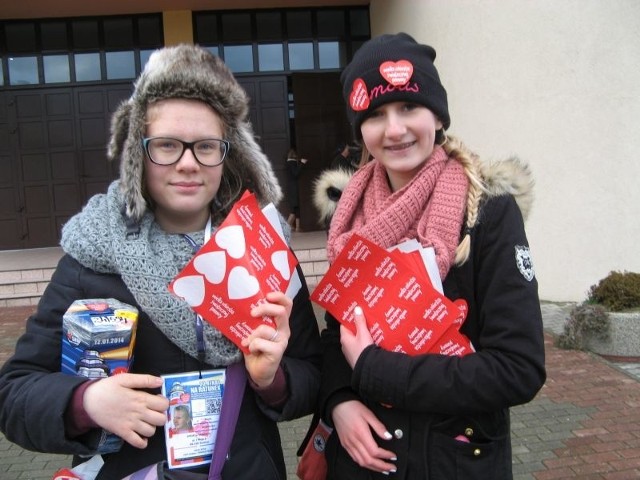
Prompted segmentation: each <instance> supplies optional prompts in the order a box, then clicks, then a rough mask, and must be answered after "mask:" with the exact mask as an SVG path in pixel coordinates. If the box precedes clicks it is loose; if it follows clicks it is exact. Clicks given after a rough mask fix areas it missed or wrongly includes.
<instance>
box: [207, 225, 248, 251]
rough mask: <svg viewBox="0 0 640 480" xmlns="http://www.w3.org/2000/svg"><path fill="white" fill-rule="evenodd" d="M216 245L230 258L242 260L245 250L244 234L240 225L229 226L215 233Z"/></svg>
mask: <svg viewBox="0 0 640 480" xmlns="http://www.w3.org/2000/svg"><path fill="white" fill-rule="evenodd" d="M215 238H216V243H217V244H218V246H219V247H220V248H222V249H223V250H226V251H227V253H228V254H229V256H230V257H232V258H242V257H243V256H244V252H245V250H246V244H245V240H244V233H243V231H242V227H241V226H240V225H231V226H229V227H224V228H221V229H220V230H218V231H217V232H216V236H215Z"/></svg>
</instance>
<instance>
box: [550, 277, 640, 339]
mask: <svg viewBox="0 0 640 480" xmlns="http://www.w3.org/2000/svg"><path fill="white" fill-rule="evenodd" d="M631 309H640V273H633V272H610V273H609V275H607V276H606V277H605V278H603V279H602V280H600V282H599V283H598V284H597V285H593V286H592V287H591V288H590V289H589V293H588V295H587V300H586V301H585V302H584V303H583V304H581V305H578V306H576V307H574V308H573V309H572V310H571V313H570V314H569V320H567V323H566V324H565V325H564V330H563V332H562V334H560V336H558V338H557V339H556V345H557V346H558V347H560V348H567V349H575V350H584V349H585V348H586V342H587V339H588V338H589V337H596V338H599V339H601V340H607V339H608V337H609V316H608V314H607V311H609V312H621V311H623V310H631Z"/></svg>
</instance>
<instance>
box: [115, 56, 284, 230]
mask: <svg viewBox="0 0 640 480" xmlns="http://www.w3.org/2000/svg"><path fill="white" fill-rule="evenodd" d="M168 98H183V99H192V100H200V101H202V102H204V103H206V104H207V105H209V106H211V107H212V108H213V109H214V110H215V111H216V113H217V114H218V115H220V118H221V119H222V122H223V123H224V125H223V128H224V130H225V138H226V139H227V140H228V141H229V142H230V143H231V147H230V149H229V152H228V154H227V157H226V159H225V161H224V167H223V168H224V169H225V170H224V172H223V178H222V182H221V185H220V190H219V191H218V195H217V198H216V200H217V202H216V203H217V204H218V205H219V206H220V205H221V206H222V207H225V208H226V207H230V205H231V204H232V203H233V202H234V201H235V200H236V199H237V196H238V195H239V194H241V193H242V190H244V189H245V188H250V189H251V190H252V191H253V192H254V193H255V194H256V196H257V198H258V200H259V201H260V202H261V203H262V204H266V203H269V202H272V203H273V204H274V205H277V203H278V202H279V201H280V199H281V198H282V190H281V188H280V185H279V183H278V180H277V178H276V176H275V174H274V172H273V167H272V166H271V163H270V162H269V160H268V159H267V157H266V156H265V154H264V153H263V152H262V150H261V148H260V146H259V145H258V144H257V143H256V141H255V138H254V135H253V129H252V127H251V124H250V123H249V122H248V118H247V115H248V112H249V106H248V105H249V99H248V96H247V94H246V92H245V91H244V89H243V88H242V87H241V86H240V84H238V82H237V81H236V79H235V78H234V76H233V74H232V73H231V71H230V70H229V69H228V67H227V66H226V65H225V64H224V62H223V61H222V60H221V59H220V58H219V57H217V56H215V55H213V54H211V53H210V52H209V51H207V50H205V49H203V48H201V47H198V46H194V45H186V44H184V45H178V46H175V47H166V48H162V49H160V50H157V51H155V52H154V53H153V54H152V55H151V56H150V58H149V61H148V62H147V64H146V66H145V68H144V70H143V72H142V73H141V74H140V77H139V78H138V79H137V81H136V82H135V84H134V91H133V94H132V95H131V98H129V99H128V100H126V101H124V102H123V103H122V104H121V105H120V106H119V107H118V110H117V111H116V112H115V114H114V116H113V118H112V122H111V139H110V141H109V147H108V156H109V158H110V159H111V160H119V161H120V188H121V190H122V194H123V196H124V202H125V206H126V212H124V213H125V214H126V216H127V217H128V218H129V219H130V220H132V221H133V222H138V221H139V220H140V219H141V218H142V216H143V214H144V213H145V211H146V210H147V208H149V207H150V205H149V202H148V200H149V199H147V198H145V190H146V189H145V185H144V163H145V162H144V159H145V152H144V148H143V146H142V139H143V137H144V136H145V130H146V128H145V122H146V113H147V107H148V106H149V105H150V104H152V103H153V102H157V101H159V100H164V99H168ZM229 170H233V171H234V172H235V177H236V178H237V179H238V180H237V182H236V183H238V182H239V185H236V186H235V188H230V187H229V185H230V184H229V182H228V178H227V181H225V176H227V177H228V176H229V175H228V172H229Z"/></svg>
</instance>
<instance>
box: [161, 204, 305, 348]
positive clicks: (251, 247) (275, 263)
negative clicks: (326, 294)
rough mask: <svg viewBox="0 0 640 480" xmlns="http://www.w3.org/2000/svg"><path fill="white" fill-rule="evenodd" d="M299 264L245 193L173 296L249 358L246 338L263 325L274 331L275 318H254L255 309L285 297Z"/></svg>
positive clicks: (186, 270) (179, 280) (172, 286)
mask: <svg viewBox="0 0 640 480" xmlns="http://www.w3.org/2000/svg"><path fill="white" fill-rule="evenodd" d="M297 263H298V262H297V260H296V258H295V256H294V255H293V254H292V253H291V250H290V249H289V247H288V246H287V244H286V243H285V241H284V240H283V239H282V237H281V236H280V234H279V233H278V232H277V231H276V230H275V228H274V227H273V225H272V224H271V223H270V222H269V220H268V219H267V217H266V216H265V214H264V213H263V211H262V210H261V209H260V206H259V204H258V201H257V199H256V198H255V196H254V195H253V194H250V193H248V192H245V193H244V195H243V196H242V198H241V199H240V200H239V201H238V202H236V204H235V206H234V207H233V209H232V210H231V212H230V213H229V215H228V216H227V218H226V219H225V220H224V221H223V222H222V223H221V224H220V226H219V227H218V229H217V230H216V231H215V232H214V233H213V234H212V235H211V238H210V239H209V240H208V241H207V242H205V244H204V245H203V246H202V248H201V249H200V250H199V251H198V252H197V253H196V255H195V256H194V257H193V258H192V259H191V261H189V263H188V264H187V265H186V266H185V268H184V269H183V270H182V271H181V272H180V273H179V274H178V275H177V276H176V277H175V278H174V279H173V281H172V282H171V283H170V284H169V290H170V291H171V292H172V293H174V294H175V295H177V296H179V297H181V298H183V299H184V300H186V301H187V303H188V304H189V305H190V306H191V308H193V310H194V311H195V312H197V313H199V314H200V315H201V316H202V318H204V319H205V320H206V321H207V322H209V323H210V324H211V325H213V326H214V327H216V328H217V329H218V330H220V331H221V332H222V333H223V334H224V335H225V336H226V337H227V338H229V339H230V340H231V341H232V342H233V343H234V344H236V345H237V346H238V348H240V349H241V350H242V351H244V352H245V353H246V352H248V350H247V349H246V348H244V347H243V346H242V345H241V342H242V340H243V339H244V338H246V337H247V336H248V335H250V334H251V332H253V330H254V329H255V328H256V327H258V326H259V325H260V324H262V323H266V324H268V325H270V326H275V323H274V322H273V319H271V318H270V317H262V318H253V317H251V315H250V312H251V309H252V308H253V307H254V306H256V305H260V304H261V303H264V302H265V301H266V299H265V295H266V294H267V293H268V292H273V291H281V292H286V291H287V288H288V286H289V282H290V280H291V279H292V277H294V276H295V268H296V265H297Z"/></svg>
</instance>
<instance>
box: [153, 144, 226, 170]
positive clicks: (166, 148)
mask: <svg viewBox="0 0 640 480" xmlns="http://www.w3.org/2000/svg"><path fill="white" fill-rule="evenodd" d="M142 146H143V147H144V150H145V152H147V155H148V156H149V160H151V161H152V162H153V163H155V164H157V165H165V166H167V165H173V164H174V163H176V162H177V161H179V160H180V159H181V158H182V155H183V154H184V151H185V150H186V149H189V150H191V153H193V156H194V157H195V159H196V160H197V161H198V163H199V164H200V165H203V166H205V167H216V166H218V165H220V164H221V163H222V162H224V159H225V157H226V156H227V152H229V148H230V146H231V144H230V143H229V141H228V140H221V139H219V138H204V139H202V140H197V141H195V142H185V141H183V140H179V139H177V138H170V137H149V138H143V139H142Z"/></svg>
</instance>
